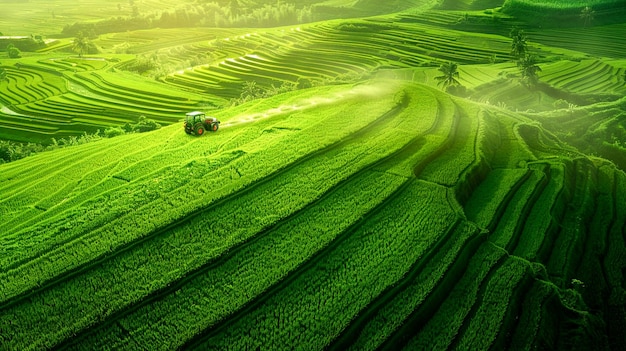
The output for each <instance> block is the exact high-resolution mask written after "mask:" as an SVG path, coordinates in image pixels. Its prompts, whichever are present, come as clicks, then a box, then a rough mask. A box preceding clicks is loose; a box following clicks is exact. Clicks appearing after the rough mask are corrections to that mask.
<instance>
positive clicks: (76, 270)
mask: <svg viewBox="0 0 626 351" xmlns="http://www.w3.org/2000/svg"><path fill="white" fill-rule="evenodd" d="M400 109H401V107H396V108H394V109H393V110H392V111H389V112H388V113H387V114H385V115H382V116H380V117H379V118H377V119H376V120H375V121H374V122H372V123H370V124H369V125H367V126H365V127H363V128H361V129H360V130H358V131H356V132H355V133H353V134H352V135H350V136H348V137H346V138H344V139H342V140H339V141H337V142H335V143H333V144H331V145H328V146H326V147H324V148H322V149H319V150H317V151H315V152H311V153H309V154H307V155H305V156H303V157H301V158H300V159H298V160H296V161H294V162H292V163H291V164H289V165H286V166H284V167H283V168H281V169H279V170H277V171H275V172H274V173H271V174H269V175H268V176H266V177H264V178H262V179H260V180H258V181H256V182H255V183H253V184H252V185H250V186H248V187H246V188H244V189H242V190H240V191H237V192H234V193H232V194H229V195H227V196H226V197H223V198H221V199H220V200H218V201H216V202H214V203H212V204H211V205H209V206H208V207H205V208H199V209H197V210H195V211H194V212H192V213H189V214H187V215H185V216H183V217H181V218H179V219H177V220H175V221H172V222H170V223H169V224H168V225H167V226H165V227H164V228H157V229H155V230H154V231H152V232H151V233H147V234H146V235H144V236H141V237H139V238H137V239H135V240H132V241H129V242H127V243H125V244H123V245H121V246H119V247H118V248H117V249H116V251H114V252H107V253H105V254H103V255H101V256H99V257H97V258H94V259H93V260H89V261H87V262H84V263H80V264H78V265H76V266H74V267H73V268H71V269H68V270H67V271H66V272H65V273H61V274H57V275H55V277H54V278H51V279H50V280H48V281H46V282H42V283H39V284H38V285H39V288H36V289H32V288H31V289H29V290H27V291H26V292H22V293H21V294H18V295H14V296H13V297H11V298H9V299H6V298H5V299H4V300H3V302H2V305H0V310H2V309H4V308H6V307H7V306H12V305H15V304H16V303H18V302H19V301H21V300H23V299H25V298H27V297H28V296H31V295H33V294H35V293H38V292H40V291H43V290H45V289H47V288H50V287H53V286H55V285H58V284H59V283H61V282H63V281H65V280H67V279H68V278H69V277H73V276H76V275H79V274H81V273H82V272H85V271H88V270H90V269H91V268H93V267H95V266H98V265H100V264H102V262H104V261H106V260H109V259H111V258H112V257H115V256H117V255H118V254H120V253H122V252H126V251H129V250H132V248H134V247H135V246H137V245H140V244H141V243H143V242H146V241H149V240H151V239H152V238H154V237H156V236H159V235H161V234H163V233H165V232H167V231H168V230H170V229H172V228H175V227H177V226H180V225H182V224H183V223H186V222H188V221H189V220H191V219H193V218H195V217H200V216H202V215H203V214H204V213H209V212H210V211H212V209H213V208H214V207H215V206H217V205H218V204H222V203H225V202H228V201H229V200H232V199H235V198H237V197H240V196H242V195H243V194H246V193H249V192H250V191H252V190H253V189H255V188H257V187H258V186H260V185H263V184H266V183H269V182H271V181H272V180H274V179H276V178H278V177H280V176H281V175H284V174H286V173H288V172H289V171H291V170H293V169H295V168H297V167H298V166H300V165H302V164H303V163H305V162H306V161H308V160H311V159H314V158H316V157H319V156H320V155H323V154H325V153H328V152H331V151H332V150H334V149H337V148H340V147H342V146H343V145H345V144H347V143H349V142H351V141H353V140H354V139H355V138H358V137H359V136H361V135H363V134H366V133H371V132H372V130H375V129H376V128H375V126H376V125H377V124H381V123H384V122H388V121H389V120H390V118H386V117H392V116H393V115H394V114H396V113H398V112H399V110H400ZM72 240H73V239H72ZM64 249H65V248H64V247H60V248H59V249H57V250H64ZM20 262H22V263H21V264H27V263H29V262H30V260H26V261H24V260H20ZM18 267H19V266H15V265H13V266H12V267H11V268H10V270H15V269H17V268H18ZM10 270H9V271H10Z"/></svg>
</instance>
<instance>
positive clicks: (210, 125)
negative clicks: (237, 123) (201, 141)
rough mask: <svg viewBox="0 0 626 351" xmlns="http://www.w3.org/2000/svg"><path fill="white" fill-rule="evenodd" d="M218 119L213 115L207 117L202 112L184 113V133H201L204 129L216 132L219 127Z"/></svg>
mask: <svg viewBox="0 0 626 351" xmlns="http://www.w3.org/2000/svg"><path fill="white" fill-rule="evenodd" d="M219 126H220V121H219V120H218V119H217V118H215V117H207V116H206V114H205V113H204V112H201V111H193V112H188V113H186V114H185V123H184V127H185V133H187V134H195V135H202V134H204V132H205V131H207V130H210V131H213V132H216V131H217V130H218V129H219Z"/></svg>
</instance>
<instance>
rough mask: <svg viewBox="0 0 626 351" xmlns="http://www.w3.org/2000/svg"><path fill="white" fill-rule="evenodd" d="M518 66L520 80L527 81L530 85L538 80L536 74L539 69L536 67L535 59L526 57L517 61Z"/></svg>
mask: <svg viewBox="0 0 626 351" xmlns="http://www.w3.org/2000/svg"><path fill="white" fill-rule="evenodd" d="M518 66H519V68H520V71H521V73H522V79H525V80H527V81H528V82H530V83H531V84H534V83H537V80H538V79H539V77H538V75H537V74H538V73H539V72H541V67H539V66H537V58H536V57H535V56H533V55H526V56H524V57H522V58H520V59H519V61H518Z"/></svg>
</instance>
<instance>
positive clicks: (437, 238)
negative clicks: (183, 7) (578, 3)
mask: <svg viewBox="0 0 626 351" xmlns="http://www.w3.org/2000/svg"><path fill="white" fill-rule="evenodd" d="M31 3H37V4H39V3H40V1H38V0H31ZM241 3H244V2H241ZM241 3H240V4H241ZM245 3H246V4H248V3H251V2H245ZM314 3H317V2H315V1H312V0H306V1H304V0H302V1H299V2H298V4H300V5H303V4H314ZM347 3H350V4H349V5H347ZM78 4H79V5H81V6H82V5H85V4H90V5H91V6H94V3H92V2H90V0H80V1H78ZM340 4H344V5H346V6H348V7H347V8H346V11H347V12H346V13H349V14H350V15H358V14H371V13H378V12H377V11H378V10H376V11H375V9H377V5H379V4H378V3H377V2H374V1H355V2H339V1H327V2H324V3H323V4H321V5H322V6H328V9H336V6H339V5H340ZM408 4H409V3H408V2H404V3H401V2H397V1H389V2H387V3H385V5H384V7H385V8H386V9H389V11H392V9H395V10H398V11H399V10H405V9H406V8H407V7H408V6H409V5H408ZM410 4H411V6H415V7H414V8H412V9H410V10H409V11H404V12H401V13H396V14H389V15H384V16H376V17H367V18H360V19H359V18H356V19H343V20H331V21H321V22H316V23H310V24H302V25H298V26H288V27H280V28H269V29H258V28H257V29H254V28H240V29H207V28H184V29H183V28H174V29H163V30H161V29H158V30H157V29H153V30H143V31H134V32H125V33H109V34H106V35H103V36H102V37H100V38H99V39H97V40H95V42H96V43H97V45H98V46H99V47H100V48H101V49H102V50H103V52H102V53H101V54H99V55H86V57H77V56H74V55H73V54H68V53H67V52H62V51H59V50H65V49H67V46H68V45H69V43H70V41H69V39H64V44H63V43H62V44H59V46H58V47H57V48H51V49H50V50H47V51H43V52H39V53H26V54H25V55H24V56H25V57H24V58H22V59H19V60H16V61H7V60H5V59H2V65H1V66H0V67H2V68H3V69H4V70H5V72H6V78H7V79H6V80H5V81H1V82H0V139H8V140H16V141H24V142H33V141H40V142H44V143H45V142H49V141H50V140H51V138H59V137H64V136H75V135H80V134H83V133H84V132H85V131H88V132H94V131H96V130H98V129H100V130H104V129H105V128H107V127H110V126H121V125H123V124H124V123H127V122H134V121H136V120H137V119H138V118H139V116H141V115H144V116H146V117H148V118H151V119H154V120H156V121H158V122H159V123H161V124H163V125H164V127H163V128H161V129H159V130H156V131H152V132H149V133H141V134H126V135H122V136H118V137H114V138H109V139H101V140H99V141H95V142H91V143H87V144H83V145H78V146H72V147H67V148H62V149H56V150H53V151H46V152H42V153H40V154H38V155H34V156H29V157H26V158H24V159H21V160H17V161H12V162H10V163H6V164H0V350H20V351H21V350H48V349H49V350H138V349H146V350H175V349H180V350H233V351H235V350H236V351H239V350H337V351H343V350H535V349H542V350H624V349H626V336H625V334H624V329H625V328H626V290H625V289H626V282H625V276H624V273H625V272H626V236H625V233H626V196H625V194H626V173H625V170H626V161H624V160H626V124H625V122H624V121H625V118H624V116H626V107H625V106H626V98H624V94H626V85H624V83H625V82H624V79H626V62H625V61H624V60H625V59H626V58H625V57H624V52H626V49H625V48H626V43H625V42H624V38H622V36H619V35H620V34H621V33H622V32H623V31H622V29H623V24H612V25H606V26H605V25H603V26H600V27H599V28H593V27H589V28H578V29H572V30H571V31H569V30H562V29H557V28H551V29H544V30H537V29H533V28H529V27H526V26H525V25H524V22H521V21H520V19H518V18H513V17H510V16H506V15H503V14H502V13H499V12H498V11H497V10H493V9H491V8H493V7H496V6H499V5H502V1H500V2H499V3H498V2H497V1H492V0H489V1H470V0H464V1H444V2H442V3H441V4H439V6H437V7H436V8H430V7H431V6H434V4H428V3H426V2H422V1H412V2H410ZM109 5H111V6H108V7H106V9H102V11H103V13H105V14H108V13H109V12H107V11H117V10H115V9H116V8H117V6H116V4H114V3H110V4H109ZM122 5H123V7H124V8H126V7H127V6H126V3H123V4H122ZM144 5H145V6H148V5H150V6H154V7H155V8H158V7H167V6H169V5H170V2H169V1H168V0H154V1H147V0H146V1H144V2H141V6H144ZM20 6H21V5H20ZM20 6H17V5H16V6H15V7H12V11H13V12H12V13H13V14H14V15H16V16H17V15H18V14H19V15H21V16H24V15H25V13H21V12H19V11H18V10H19V8H20ZM50 6H51V5H50ZM103 6H104V5H103ZM42 8H43V7H42ZM105 10H106V11H105ZM395 10H394V11H395ZM66 11H67V12H66ZM494 11H495V12H496V14H497V16H495V15H494V16H492V14H493V13H494ZM62 12H63V13H65V15H67V16H70V17H72V18H81V16H84V12H81V11H80V10H79V9H76V8H72V7H71V6H69V7H68V4H67V3H64V6H62V7H59V10H58V12H57V13H56V15H59V16H60V15H61V13H62ZM32 14H39V15H41V14H40V13H39V12H33V13H32ZM2 16H3V15H2V14H0V25H1V24H2V23H3V22H2V20H3V17H2ZM94 16H95V15H94ZM38 18H40V17H38ZM55 23H56V22H55ZM520 23H521V26H520V27H521V28H524V29H525V31H526V33H527V34H528V36H529V40H528V44H529V46H528V49H529V51H530V52H531V53H533V54H536V55H537V56H538V57H539V62H540V63H539V66H540V68H541V69H542V71H541V73H540V74H539V81H538V83H537V84H536V85H532V84H528V83H527V82H525V81H522V80H521V79H520V73H519V70H518V67H517V65H516V63H515V62H514V61H513V57H511V56H510V47H511V39H510V38H508V36H507V35H508V32H509V31H510V28H511V26H512V25H518V24H520ZM44 25H45V23H44V22H37V21H33V23H32V24H31V27H32V28H40V26H44ZM31 27H29V26H24V28H31ZM583 34H586V35H588V36H585V35H583ZM572 35H575V36H576V37H577V38H578V39H580V40H571V36H572ZM122 52H123V53H122ZM138 55H145V56H146V57H150V56H153V57H156V58H158V60H159V62H161V63H163V64H164V65H166V66H167V65H169V66H167V67H178V68H176V70H175V71H172V72H169V74H167V75H166V76H165V77H163V78H159V79H157V80H155V79H152V78H148V77H146V76H141V75H139V74H133V73H130V72H128V71H127V69H128V67H130V66H131V65H132V64H133V63H134V62H135V61H134V60H136V59H138V58H139V57H140V56H138ZM190 57H202V60H204V61H202V62H203V63H202V62H201V60H196V61H193V60H191V59H190ZM446 61H452V62H455V63H458V65H459V66H458V71H459V73H460V75H459V78H458V79H459V81H460V82H461V84H462V85H463V86H464V87H465V89H466V91H465V92H463V93H460V95H463V96H454V95H452V94H450V93H447V92H446V90H445V89H442V88H441V87H438V86H437V84H436V83H437V80H436V79H435V77H437V76H439V75H440V74H441V72H440V71H439V70H438V69H437V68H438V67H439V65H440V64H441V63H443V62H446ZM191 62H194V64H196V63H198V62H201V63H202V64H197V65H195V67H184V66H185V65H192V64H191ZM346 81H350V83H346ZM247 82H255V83H256V84H257V86H258V87H260V88H261V89H270V88H272V87H273V88H276V87H281V86H283V85H286V86H298V85H300V86H299V87H298V88H297V89H295V88H294V89H287V90H289V91H287V92H284V91H283V92H281V93H276V94H273V95H271V96H269V95H268V96H264V97H262V98H257V99H255V100H251V101H247V102H245V103H240V104H236V103H231V99H236V98H239V97H240V96H241V94H242V89H243V87H244V84H245V83H247ZM303 82H304V83H309V84H303ZM308 85H310V86H311V87H306V88H305V86H308ZM192 110H204V111H207V112H209V113H210V114H212V115H214V116H216V117H217V118H219V119H220V120H221V121H222V123H221V128H220V130H219V131H218V132H216V133H207V135H204V136H202V137H193V136H189V135H186V134H185V133H184V131H183V130H182V126H181V123H180V119H181V118H182V117H183V116H184V114H185V112H189V111H192ZM0 151H2V150H0Z"/></svg>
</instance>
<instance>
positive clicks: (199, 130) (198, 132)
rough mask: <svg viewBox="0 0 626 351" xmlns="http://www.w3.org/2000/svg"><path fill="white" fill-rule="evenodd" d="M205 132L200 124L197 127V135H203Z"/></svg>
mask: <svg viewBox="0 0 626 351" xmlns="http://www.w3.org/2000/svg"><path fill="white" fill-rule="evenodd" d="M202 134H204V127H202V126H199V127H197V128H196V135H202Z"/></svg>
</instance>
